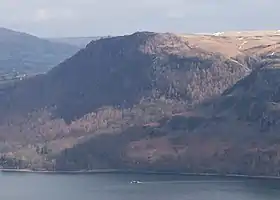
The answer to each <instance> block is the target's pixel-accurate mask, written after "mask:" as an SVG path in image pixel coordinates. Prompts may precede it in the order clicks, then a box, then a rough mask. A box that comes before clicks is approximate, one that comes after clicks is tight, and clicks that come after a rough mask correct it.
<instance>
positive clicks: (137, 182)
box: [130, 181, 142, 184]
mask: <svg viewBox="0 0 280 200" xmlns="http://www.w3.org/2000/svg"><path fill="white" fill-rule="evenodd" d="M130 183H131V184H139V183H142V182H140V181H130Z"/></svg>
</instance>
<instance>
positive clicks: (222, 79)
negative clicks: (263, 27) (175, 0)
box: [0, 32, 279, 175]
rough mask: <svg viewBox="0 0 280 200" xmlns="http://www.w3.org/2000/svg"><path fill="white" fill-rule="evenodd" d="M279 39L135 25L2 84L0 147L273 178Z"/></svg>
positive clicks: (30, 155)
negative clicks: (186, 32)
mask: <svg viewBox="0 0 280 200" xmlns="http://www.w3.org/2000/svg"><path fill="white" fill-rule="evenodd" d="M277 38H278V37H277V35H276V36H275V35H273V33H267V34H264V35H258V33H252V35H248V34H244V35H242V34H237V35H236V34H233V33H231V34H229V35H225V36H219V37H218V36H210V35H200V36H198V35H189V36H180V35H175V34H171V33H165V34H159V33H151V32H138V33H135V34H132V35H128V36H121V37H112V38H106V39H100V40H97V41H93V42H91V43H90V44H88V45H87V47H86V48H85V49H83V50H81V51H80V52H78V53H77V54H76V55H74V56H73V57H71V58H69V59H68V60H66V61H65V62H63V63H61V64H60V65H58V66H57V67H55V68H54V69H52V70H51V71H49V72H48V73H47V74H45V75H40V76H37V77H34V78H30V79H28V80H25V81H21V82H19V83H16V84H15V85H14V86H13V87H10V88H6V90H5V91H3V93H2V94H1V96H0V110H1V112H0V113H1V116H0V117H1V118H0V119H1V124H0V136H1V139H2V141H3V144H2V152H5V153H6V154H9V155H11V154H12V156H16V157H17V158H23V157H24V159H25V160H31V161H32V163H33V164H32V165H33V166H34V167H38V166H40V167H42V165H43V166H48V167H50V166H51V168H54V167H55V168H56V169H63V170H78V169H93V168H136V169H162V170H183V171H190V172H218V173H246V174H248V173H253V174H273V175H275V174H277V170H278V166H279V165H278V144H277V141H278V136H277V129H278V122H277V120H278V101H279V100H278V96H279V95H278V81H277V73H278V40H277ZM4 141H5V142H4ZM15 149H17V150H15ZM9 152H10V153H9ZM11 152H13V153H11ZM35 158H36V159H35ZM42 160H45V161H44V162H42ZM267 164H269V167H268V166H267Z"/></svg>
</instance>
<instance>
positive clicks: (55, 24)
mask: <svg viewBox="0 0 280 200" xmlns="http://www.w3.org/2000/svg"><path fill="white" fill-rule="evenodd" d="M279 6H280V1H279V0H0V26H2V27H6V28H11V29H15V30H20V31H23V32H28V33H31V34H34V35H37V36H42V37H61V36H97V35H120V34H126V33H132V32H135V31H139V30H149V31H160V32H178V33H193V32H214V31H224V30H252V29H280V21H279V19H280V12H279Z"/></svg>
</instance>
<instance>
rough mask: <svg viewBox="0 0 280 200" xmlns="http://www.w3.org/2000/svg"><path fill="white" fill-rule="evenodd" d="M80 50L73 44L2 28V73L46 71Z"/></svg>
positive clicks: (0, 31) (0, 46)
mask: <svg viewBox="0 0 280 200" xmlns="http://www.w3.org/2000/svg"><path fill="white" fill-rule="evenodd" d="M78 50H79V48H77V47H75V46H72V45H67V44H60V43H54V42H50V41H48V40H44V39H40V38H37V37H35V36H32V35H28V34H26V33H20V32H16V31H12V30H8V29H5V28H0V74H1V76H3V77H5V76H9V74H36V73H42V72H46V71H48V70H49V69H51V68H52V67H54V66H56V65H58V64H59V63H60V62H62V61H64V60H65V59H67V58H69V57H71V56H72V55H73V54H74V53H76V52H77V51H78Z"/></svg>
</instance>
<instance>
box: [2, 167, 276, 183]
mask: <svg viewBox="0 0 280 200" xmlns="http://www.w3.org/2000/svg"><path fill="white" fill-rule="evenodd" d="M0 173H33V174H34V173H35V174H72V175H75V174H76V175H81V174H147V175H148V174H151V175H181V176H206V177H207V176H208V177H211V176H213V177H229V178H252V179H274V180H280V176H252V175H246V174H216V173H187V172H163V171H162V172H161V171H148V170H129V169H127V170H121V169H96V170H80V171H47V170H30V169H0Z"/></svg>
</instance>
